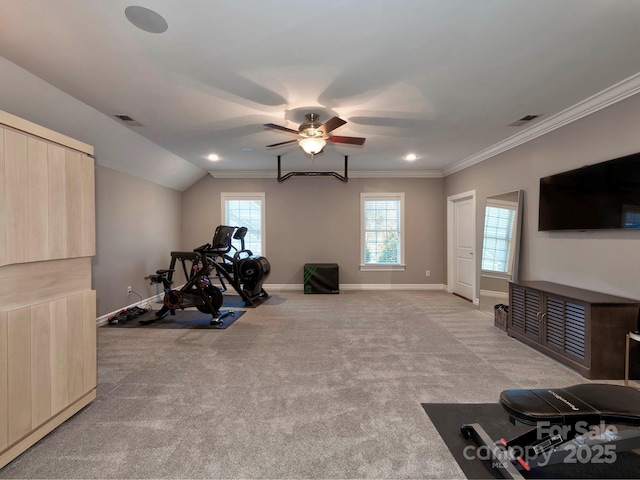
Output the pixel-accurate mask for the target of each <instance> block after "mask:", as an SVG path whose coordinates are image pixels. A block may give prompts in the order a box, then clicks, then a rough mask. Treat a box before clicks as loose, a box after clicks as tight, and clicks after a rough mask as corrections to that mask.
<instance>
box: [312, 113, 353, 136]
mask: <svg viewBox="0 0 640 480" xmlns="http://www.w3.org/2000/svg"><path fill="white" fill-rule="evenodd" d="M345 123H347V122H345V121H344V120H342V119H341V118H338V117H333V118H330V119H329V120H327V121H326V122H324V123H323V124H322V125H321V126H320V128H318V130H320V131H321V132H322V133H323V134H324V135H326V134H327V133H329V132H331V131H333V130H335V129H336V128H338V127H341V126H342V125H344V124H345Z"/></svg>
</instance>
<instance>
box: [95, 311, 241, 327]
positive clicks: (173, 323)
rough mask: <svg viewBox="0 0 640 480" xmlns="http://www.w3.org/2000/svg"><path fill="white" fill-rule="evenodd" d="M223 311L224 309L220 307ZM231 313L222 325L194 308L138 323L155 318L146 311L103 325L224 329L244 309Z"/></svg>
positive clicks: (151, 313) (238, 316)
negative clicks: (118, 321)
mask: <svg viewBox="0 0 640 480" xmlns="http://www.w3.org/2000/svg"><path fill="white" fill-rule="evenodd" d="M221 310H222V311H223V312H224V311H225V309H224V308H221ZM233 312H234V314H233V315H227V316H226V317H224V318H223V319H222V321H223V324H222V325H210V324H209V322H210V321H211V315H209V314H208V313H202V312H200V311H198V310H196V309H188V310H177V311H176V314H175V315H171V314H168V315H167V316H166V317H164V318H161V319H159V320H155V321H153V322H151V323H140V321H142V322H146V321H148V320H152V319H153V318H155V315H156V312H155V311H153V312H147V313H145V314H143V315H140V316H139V317H136V318H132V319H131V320H128V321H126V322H124V323H113V324H107V325H104V326H105V327H109V328H196V329H213V330H224V329H225V328H228V327H229V326H230V325H231V324H232V323H233V322H235V321H236V320H237V319H238V318H240V317H241V316H242V315H243V314H244V310H233Z"/></svg>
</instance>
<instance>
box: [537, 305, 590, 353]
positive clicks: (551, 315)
mask: <svg viewBox="0 0 640 480" xmlns="http://www.w3.org/2000/svg"><path fill="white" fill-rule="evenodd" d="M589 312H590V308H589V305H588V304H584V303H582V302H579V301H577V300H571V299H565V298H562V297H555V296H552V295H545V296H544V315H543V317H542V318H543V324H544V342H543V344H544V345H545V346H546V347H547V348H549V349H550V350H553V351H555V352H558V353H561V354H562V355H564V356H566V357H567V358H569V359H571V360H573V361H575V362H578V363H580V364H583V365H588V348H587V341H586V332H587V331H588V330H587V322H588V318H589Z"/></svg>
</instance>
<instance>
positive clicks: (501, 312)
mask: <svg viewBox="0 0 640 480" xmlns="http://www.w3.org/2000/svg"><path fill="white" fill-rule="evenodd" d="M493 311H494V312H495V320H494V325H495V326H496V327H498V328H499V329H500V330H503V331H505V332H506V331H507V319H508V318H509V305H504V304H502V303H499V304H498V305H494V307H493Z"/></svg>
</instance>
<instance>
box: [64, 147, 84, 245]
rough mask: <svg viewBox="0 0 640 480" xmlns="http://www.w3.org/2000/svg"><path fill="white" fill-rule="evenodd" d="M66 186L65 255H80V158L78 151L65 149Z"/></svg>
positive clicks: (81, 228)
mask: <svg viewBox="0 0 640 480" xmlns="http://www.w3.org/2000/svg"><path fill="white" fill-rule="evenodd" d="M65 167H66V171H65V174H66V178H65V181H66V186H67V257H81V256H82V230H83V226H82V159H81V158H80V154H79V153H78V152H74V151H71V150H66V151H65Z"/></svg>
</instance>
